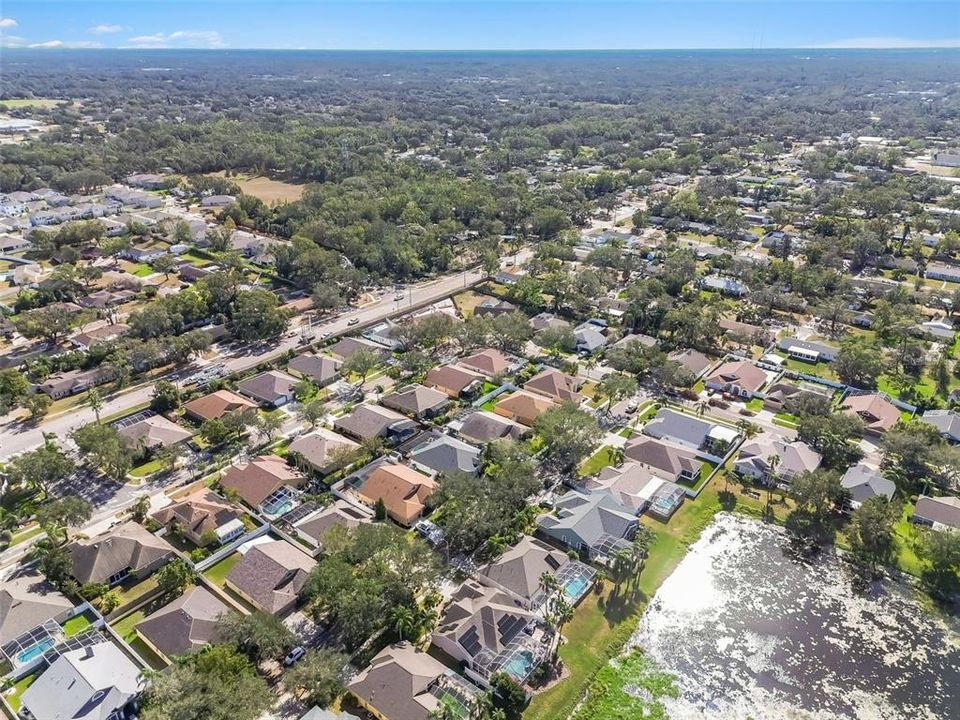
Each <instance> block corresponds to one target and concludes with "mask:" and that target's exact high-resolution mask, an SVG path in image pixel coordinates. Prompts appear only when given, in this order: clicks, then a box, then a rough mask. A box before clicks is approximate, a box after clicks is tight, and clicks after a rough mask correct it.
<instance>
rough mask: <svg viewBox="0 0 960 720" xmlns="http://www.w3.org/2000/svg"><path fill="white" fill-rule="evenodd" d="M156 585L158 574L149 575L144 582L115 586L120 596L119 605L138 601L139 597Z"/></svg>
mask: <svg viewBox="0 0 960 720" xmlns="http://www.w3.org/2000/svg"><path fill="white" fill-rule="evenodd" d="M156 586H157V580H156V575H154V576H152V577H148V578H147V579H146V580H144V581H143V582H138V583H134V584H132V585H128V584H127V583H123V585H121V586H119V587H117V588H115V589H116V591H117V595H119V596H120V604H119V605H118V606H117V607H123V606H125V605H129V604H131V603H133V602H136V601H137V600H138V599H140V598H141V597H143V596H144V595H146V594H147V593H148V592H150V591H151V590H153V589H154V588H155V587H156Z"/></svg>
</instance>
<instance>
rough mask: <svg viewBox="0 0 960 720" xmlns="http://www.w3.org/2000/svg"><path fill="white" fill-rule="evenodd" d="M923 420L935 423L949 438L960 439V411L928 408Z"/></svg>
mask: <svg viewBox="0 0 960 720" xmlns="http://www.w3.org/2000/svg"><path fill="white" fill-rule="evenodd" d="M923 421H924V422H925V423H929V424H930V425H933V426H934V427H935V428H936V429H937V430H939V431H940V434H941V435H943V436H944V437H946V438H948V439H949V440H953V441H960V413H958V412H956V411H955V410H927V411H926V412H925V413H924V414H923Z"/></svg>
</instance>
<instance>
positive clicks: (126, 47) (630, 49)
mask: <svg viewBox="0 0 960 720" xmlns="http://www.w3.org/2000/svg"><path fill="white" fill-rule="evenodd" d="M4 50H36V51H43V52H63V51H83V52H105V51H113V50H125V51H126V50H133V51H141V52H183V51H201V52H247V51H251V50H258V51H266V52H390V53H405V52H409V53H428V52H435V53H457V52H484V53H507V52H523V53H528V52H530V53H532V52H549V53H566V52H596V53H614V52H677V51H683V52H698V51H700V52H710V51H717V50H722V51H728V50H745V51H750V52H771V51H783V50H831V51H856V52H871V51H876V50H953V51H957V50H960V45H912V46H904V45H889V46H876V47H857V46H852V45H851V46H847V47H837V46H832V45H802V46H784V47H746V46H740V47H736V46H730V47H656V48H644V47H624V48H362V47H358V48H322V47H297V48H289V47H216V48H212V47H137V46H133V45H118V46H114V47H89V46H78V47H70V46H69V45H62V46H57V47H30V46H29V45H0V52H2V51H4Z"/></svg>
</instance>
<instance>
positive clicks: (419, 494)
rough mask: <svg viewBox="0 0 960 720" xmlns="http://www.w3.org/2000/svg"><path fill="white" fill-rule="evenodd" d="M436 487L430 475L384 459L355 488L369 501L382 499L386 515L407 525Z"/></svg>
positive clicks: (424, 505)
mask: <svg viewBox="0 0 960 720" xmlns="http://www.w3.org/2000/svg"><path fill="white" fill-rule="evenodd" d="M436 490H437V483H436V482H435V481H434V480H433V479H432V478H429V477H427V476H426V475H424V474H422V473H419V472H417V471H416V470H414V469H413V468H411V467H407V466H406V465H400V464H399V463H387V464H384V465H380V466H379V467H377V468H376V469H375V470H374V471H373V472H372V473H370V474H369V475H368V476H367V477H366V478H365V479H364V480H363V483H362V484H361V485H360V486H359V487H358V488H357V490H356V492H357V495H359V496H360V497H361V498H362V499H363V500H364V502H367V503H368V504H370V505H373V504H374V503H376V501H377V500H383V504H384V505H385V506H386V508H387V513H388V514H389V515H390V517H392V518H393V519H394V520H396V521H397V522H399V523H401V524H403V525H409V524H410V523H411V522H412V521H413V520H415V519H416V518H418V517H419V516H420V515H421V514H422V513H423V511H424V509H425V507H426V502H427V500H428V499H429V498H430V496H431V495H433V493H434V492H436Z"/></svg>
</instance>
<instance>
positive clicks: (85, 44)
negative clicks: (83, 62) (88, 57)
mask: <svg viewBox="0 0 960 720" xmlns="http://www.w3.org/2000/svg"><path fill="white" fill-rule="evenodd" d="M27 47H30V48H48V49H50V48H76V49H90V48H102V47H103V43H98V42H95V41H93V40H66V41H64V40H47V41H46V42H38V43H31V44H30V45H27Z"/></svg>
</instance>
